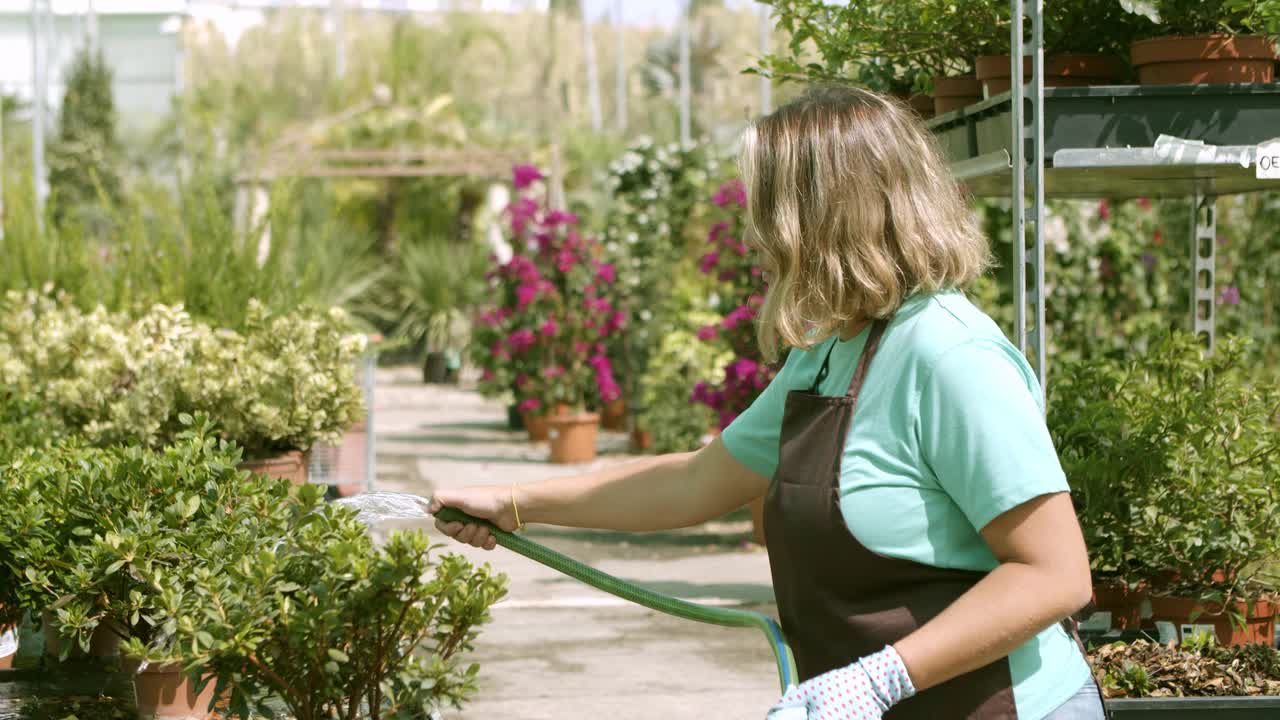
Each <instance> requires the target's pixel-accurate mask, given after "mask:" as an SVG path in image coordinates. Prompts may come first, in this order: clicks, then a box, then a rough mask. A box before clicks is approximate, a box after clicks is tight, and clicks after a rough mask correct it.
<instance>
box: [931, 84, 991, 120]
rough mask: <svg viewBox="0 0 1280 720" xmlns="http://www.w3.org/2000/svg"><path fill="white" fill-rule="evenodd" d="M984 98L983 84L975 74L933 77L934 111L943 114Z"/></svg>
mask: <svg viewBox="0 0 1280 720" xmlns="http://www.w3.org/2000/svg"><path fill="white" fill-rule="evenodd" d="M980 100H982V84H981V83H980V82H978V78H977V77H976V76H974V75H953V76H950V77H936V78H934V79H933V112H934V113H935V114H938V115H941V114H943V113H949V112H952V111H953V110H959V109H960V108H963V107H968V106H970V105H972V104H974V103H976V102H979V101H980Z"/></svg>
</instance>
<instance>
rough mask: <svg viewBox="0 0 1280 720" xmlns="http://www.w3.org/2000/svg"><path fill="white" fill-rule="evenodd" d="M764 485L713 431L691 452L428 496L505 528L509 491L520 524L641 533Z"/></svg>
mask: <svg viewBox="0 0 1280 720" xmlns="http://www.w3.org/2000/svg"><path fill="white" fill-rule="evenodd" d="M768 486H769V480H768V478H765V477H763V476H761V475H759V474H758V473H756V472H754V471H752V470H751V469H749V468H747V467H746V466H745V465H743V464H742V463H740V462H738V461H737V460H735V459H734V457H733V456H732V455H730V454H729V451H728V450H727V449H726V448H725V446H724V443H723V442H721V440H720V439H719V438H716V439H715V440H714V441H713V442H712V443H711V444H709V445H707V446H706V447H704V448H702V449H701V450H698V451H697V452H692V453H680V454H674V455H661V456H658V457H654V458H647V459H645V460H639V461H637V462H634V463H628V464H626V465H620V466H617V467H612V468H608V469H605V470H601V471H598V472H594V473H588V474H586V475H578V476H574V477H565V478H553V479H549V480H540V481H537V482H532V483H523V484H520V485H515V486H506V485H502V486H497V485H487V486H479V487H472V488H459V489H453V490H440V491H437V492H436V493H435V496H434V497H433V498H432V500H431V511H432V512H433V513H434V512H436V511H438V510H439V509H441V508H443V507H452V508H457V509H459V510H461V511H463V512H465V513H467V514H469V515H473V516H475V517H478V518H482V519H485V520H489V521H492V522H493V523H494V524H495V525H497V526H498V527H500V528H502V529H503V530H507V531H511V530H514V529H515V527H516V518H515V512H514V511H513V508H512V499H513V494H514V500H515V505H516V507H518V509H519V512H520V520H521V522H524V523H542V524H547V525H562V526H567V527H582V528H599V529H609V530H621V531H624V532H647V531H652V530H669V529H672V528H680V527H688V526H690V525H697V524H698V523H702V522H706V521H707V520H712V519H714V518H717V517H720V516H721V515H724V514H725V513H727V512H729V511H731V510H734V509H736V508H739V507H741V506H743V505H745V504H747V503H748V502H750V501H752V500H754V499H756V498H758V497H761V496H762V495H764V493H765V491H766V490H767V489H768ZM436 527H437V528H439V529H440V531H441V532H443V533H444V534H446V535H448V536H449V537H452V538H454V539H456V540H457V541H459V542H463V543H468V544H470V545H474V546H476V547H483V548H486V549H493V547H494V546H495V542H494V539H493V537H492V536H491V535H490V533H489V531H488V530H486V529H485V528H483V527H480V526H478V525H472V524H466V525H464V524H463V523H457V522H454V523H444V522H441V521H439V520H437V521H436Z"/></svg>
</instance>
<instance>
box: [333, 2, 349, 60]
mask: <svg viewBox="0 0 1280 720" xmlns="http://www.w3.org/2000/svg"><path fill="white" fill-rule="evenodd" d="M345 2H346V0H332V5H331V8H332V11H333V47H334V63H333V64H334V69H335V71H336V72H337V75H338V79H339V80H341V79H343V78H344V77H346V74H347V42H346V32H345V30H346V28H345V27H344V23H343V20H344V18H343V15H344V14H345V13H344V12H343V7H342V6H343V4H344V3H345Z"/></svg>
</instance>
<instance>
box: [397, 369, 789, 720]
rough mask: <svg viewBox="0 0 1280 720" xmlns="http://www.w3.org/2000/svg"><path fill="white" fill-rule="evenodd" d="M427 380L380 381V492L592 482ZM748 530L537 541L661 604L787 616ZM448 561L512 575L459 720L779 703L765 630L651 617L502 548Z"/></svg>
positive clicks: (494, 411) (707, 717)
mask: <svg viewBox="0 0 1280 720" xmlns="http://www.w3.org/2000/svg"><path fill="white" fill-rule="evenodd" d="M420 377H421V376H420V373H419V372H418V371H414V370H409V369H395V370H383V371H380V373H379V377H378V387H377V396H376V397H377V401H376V402H377V405H376V412H375V416H374V422H375V428H376V432H377V443H378V444H377V454H378V489H381V490H395V491H401V492H412V493H416V494H419V495H424V496H429V495H430V493H431V491H432V489H434V488H439V487H458V486H465V485H472V484H479V483H520V482H529V481H533V480H537V479H540V478H545V477H551V476H555V475H565V474H572V473H575V472H581V471H582V470H583V469H584V468H583V467H576V468H566V467H557V466H554V465H550V464H548V463H547V461H546V457H547V449H546V447H545V446H536V445H531V444H529V443H528V442H527V441H526V440H525V439H524V436H523V434H522V433H512V432H508V431H507V430H506V413H505V409H504V408H502V407H499V406H497V405H496V404H494V403H490V402H488V401H486V400H484V399H483V398H480V397H479V396H478V395H476V394H474V393H471V392H467V391H462V390H458V389H456V388H433V387H426V386H423V385H422V384H421V382H420ZM625 447H626V442H625V439H624V438H623V436H621V435H606V436H604V437H602V439H601V448H602V450H603V452H602V456H601V459H600V460H598V461H597V463H596V465H595V466H597V467H598V466H601V465H603V464H608V463H618V462H626V461H627V460H628V459H629V458H628V456H627V455H626V454H625ZM588 467H590V466H588ZM744 518H745V515H742V514H739V515H738V516H737V517H733V516H731V517H730V518H727V519H725V520H723V521H718V522H714V523H708V524H707V525H704V526H701V527H698V528H693V529H690V530H686V531H680V532H670V533H652V534H645V535H626V534H620V533H611V532H595V531H579V530H568V529H553V528H533V529H531V530H530V531H529V537H530V538H532V539H535V540H537V541H538V542H541V543H544V544H546V545H548V546H550V547H552V548H554V549H556V550H558V551H560V552H563V553H565V554H567V555H569V556H571V557H574V558H578V559H581V560H584V561H586V562H588V563H589V564H591V565H593V566H595V567H597V568H599V569H601V570H603V571H605V572H608V573H611V574H613V575H617V576H619V577H622V578H625V579H627V580H631V581H636V582H639V583H642V584H644V585H646V586H648V587H650V588H653V589H654V590H657V591H659V592H663V593H666V594H670V595H675V596H678V597H683V598H686V599H690V600H694V601H697V602H704V603H716V604H722V605H727V606H733V607H742V608H749V609H754V610H760V611H763V612H766V613H769V614H771V615H774V616H775V617H776V610H775V608H774V606H773V593H772V588H771V587H770V582H769V566H768V560H767V558H766V556H765V554H764V552H763V551H761V550H760V549H758V548H755V547H754V546H749V545H745V543H744V541H745V539H746V538H747V537H748V535H749V532H750V521H749V519H744ZM432 532H433V533H434V528H432ZM451 549H453V550H456V551H457V552H460V553H462V554H464V555H466V556H468V557H470V558H472V559H473V560H475V561H476V562H489V563H490V564H492V565H493V567H494V568H495V569H497V570H499V571H501V572H503V573H506V574H507V576H508V577H509V589H510V595H509V596H508V597H507V598H506V599H505V600H503V601H502V602H501V603H499V604H498V605H497V606H495V607H494V610H493V618H494V619H493V622H492V623H491V624H490V625H488V626H486V627H485V628H484V630H483V632H482V633H481V635H480V639H479V640H478V642H477V644H476V648H475V651H474V653H473V656H472V657H471V658H470V659H471V660H474V661H476V662H479V663H480V666H481V675H480V687H479V692H478V693H477V695H476V696H475V698H474V699H473V700H472V701H471V702H470V703H468V704H467V705H466V706H464V708H463V710H462V711H461V712H459V713H454V714H451V715H448V716H447V717H448V718H449V719H450V720H454V719H455V718H466V719H471V718H484V719H487V718H494V719H501V720H561V719H570V720H592V719H594V718H608V719H609V720H642V719H643V720H677V719H686V718H687V719H689V720H694V719H697V720H718V719H720V718H725V719H729V718H734V719H737V718H751V719H761V718H763V717H764V716H765V713H766V711H767V710H768V708H769V706H770V705H771V704H772V703H773V702H774V701H776V700H777V697H778V690H777V676H776V672H775V670H774V663H773V656H772V653H771V652H770V650H769V647H768V645H767V643H766V641H765V639H764V637H763V636H762V635H760V634H759V633H758V632H756V631H754V630H740V629H731V628H721V627H715V626H710V625H701V624H697V623H691V622H687V621H683V620H679V619H676V618H671V617H668V616H665V615H661V614H658V613H654V612H651V611H649V610H646V609H644V608H641V607H638V606H635V605H631V604H628V603H625V602H623V601H621V600H618V599H616V598H614V597H612V596H610V595H607V594H605V593H601V592H598V591H596V590H593V589H591V588H589V587H587V586H585V585H582V584H580V583H578V582H577V581H574V580H572V579H570V578H567V577H565V576H562V575H559V574H557V573H555V572H553V571H551V570H549V569H547V568H545V567H543V566H541V565H538V564H537V563H534V562H532V561H529V560H526V559H524V558H523V557H520V556H518V555H515V554H513V553H510V552H507V551H504V550H502V549H498V550H496V551H494V552H489V553H486V552H484V551H480V550H475V549H474V548H470V547H463V546H458V545H456V544H455V545H453V546H452V548H451Z"/></svg>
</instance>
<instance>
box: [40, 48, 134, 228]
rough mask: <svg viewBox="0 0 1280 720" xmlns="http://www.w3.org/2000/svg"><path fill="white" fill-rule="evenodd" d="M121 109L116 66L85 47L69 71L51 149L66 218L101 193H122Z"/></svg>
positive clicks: (53, 180) (58, 207) (52, 177)
mask: <svg viewBox="0 0 1280 720" xmlns="http://www.w3.org/2000/svg"><path fill="white" fill-rule="evenodd" d="M119 159H120V144H119V141H118V140H117V138H116V107H115V100H114V98H113V97H112V94H111V68H110V67H108V66H107V63H106V61H105V60H104V59H103V57H102V53H101V52H95V51H91V50H89V49H88V48H85V49H83V50H81V51H80V52H79V53H78V54H77V55H76V58H75V60H73V61H72V63H71V67H70V69H69V71H68V73H67V91H66V94H65V96H64V97H63V99H62V108H61V111H60V112H59V114H58V137H57V140H56V141H55V142H54V144H53V146H52V147H51V148H50V153H49V184H50V186H51V189H52V191H53V198H54V211H55V213H56V217H57V218H58V219H61V218H63V217H65V216H66V214H67V213H68V212H70V211H73V210H74V211H76V212H77V213H79V212H82V210H83V209H84V208H85V207H86V206H93V205H96V204H97V202H98V200H99V197H100V195H99V193H100V192H101V193H102V195H104V196H105V197H106V198H107V199H108V200H112V201H114V200H116V199H118V198H119V195H120V177H119V174H118V166H119Z"/></svg>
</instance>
